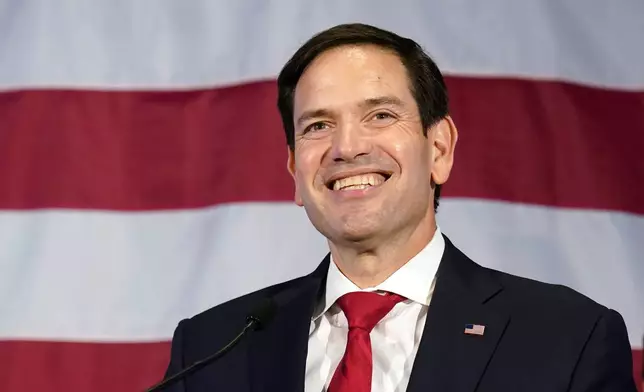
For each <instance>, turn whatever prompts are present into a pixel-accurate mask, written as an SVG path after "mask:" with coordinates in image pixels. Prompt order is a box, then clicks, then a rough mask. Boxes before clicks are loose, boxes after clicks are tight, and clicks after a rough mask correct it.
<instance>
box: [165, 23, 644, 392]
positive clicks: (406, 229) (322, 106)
mask: <svg viewBox="0 0 644 392" xmlns="http://www.w3.org/2000/svg"><path fill="white" fill-rule="evenodd" d="M278 89H279V97H278V107H279V110H280V113H281V116H282V120H283V124H284V129H285V131H286V139H287V144H288V149H287V151H288V159H287V170H288V171H289V172H290V173H291V175H292V176H293V179H294V182H295V189H296V191H295V195H294V197H295V201H296V203H297V204H298V205H300V206H303V207H304V209H305V210H306V213H307V215H308V217H309V219H310V221H311V223H312V224H313V225H314V226H315V228H316V229H317V230H318V231H319V232H320V233H322V234H323V235H324V236H325V237H326V238H327V239H328V244H329V249H330V252H329V255H328V256H327V257H326V258H325V259H324V260H323V261H322V262H321V264H320V265H319V267H318V268H317V269H316V270H315V271H314V272H312V273H311V274H310V275H307V276H304V277H302V278H299V279H295V280H292V281H289V282H285V283H282V284H280V285H276V286H271V287H268V288H266V289H263V290H260V291H257V292H254V293H251V294H248V295H246V296H244V297H241V298H237V299H235V300H232V301H230V302H227V303H225V304H222V305H219V306H216V307H214V308H212V309H210V310H208V311H206V312H204V313H202V314H200V315H197V316H195V317H193V318H191V319H188V320H183V321H182V322H181V323H179V326H178V327H177V329H176V331H175V336H174V339H173V345H172V359H171V362H170V365H169V367H168V371H167V375H168V376H169V375H172V374H175V373H176V372H178V371H179V370H180V369H182V368H185V367H187V366H189V365H190V364H192V363H194V362H196V361H199V360H201V359H203V358H205V357H207V356H208V355H210V354H212V353H213V352H216V351H217V350H219V349H220V348H222V347H223V346H225V345H226V343H227V342H228V341H229V340H231V339H232V338H233V337H234V336H235V335H236V334H237V333H238V332H239V331H240V330H241V329H242V328H243V326H244V324H245V322H246V316H247V315H248V314H249V313H250V312H252V309H253V308H254V307H255V306H256V305H257V304H258V303H260V302H261V301H262V300H263V299H265V298H271V299H272V300H273V301H274V303H275V304H276V305H277V310H276V313H275V315H274V318H273V319H272V320H271V321H270V322H268V323H266V325H264V328H263V329H261V330H258V331H254V332H252V334H251V335H250V336H248V337H247V339H245V340H242V341H241V343H240V344H239V345H238V346H236V347H235V348H234V349H233V350H232V351H230V352H229V353H228V354H227V355H226V356H225V357H223V358H221V359H219V360H218V361H216V362H214V363H212V364H210V365H208V366H207V367H205V368H204V369H202V370H200V371H198V372H196V373H193V374H192V375H190V376H189V377H186V378H184V379H183V380H181V381H179V382H178V383H176V384H174V386H173V387H172V388H174V389H172V390H174V391H206V390H208V391H210V390H225V391H251V390H252V391H307V392H320V391H330V392H348V391H351V392H367V391H374V392H375V391H378V392H380V391H382V392H384V391H405V390H406V391H441V392H447V391H468V392H469V391H475V390H476V391H479V392H486V391H490V392H491V391H535V392H536V391H539V392H541V391H635V384H634V381H633V378H632V363H631V361H632V360H631V351H630V345H629V342H628V337H627V333H626V328H625V326H624V322H623V320H622V318H621V316H620V315H619V314H618V313H617V312H615V311H613V310H610V309H607V308H606V307H604V306H602V305H599V304H597V303H595V302H594V301H592V300H591V299H589V298H587V297H585V296H583V295H581V294H579V293H577V292H575V291H573V290H571V289H568V288H565V287H561V286H554V285H548V284H545V283H540V282H536V281H533V280H528V279H525V278H520V277H516V276H511V275H508V274H505V273H502V272H499V271H494V270H490V269H486V268H483V267H481V266H479V265H478V264H476V263H475V262H474V261H472V260H470V259H469V258H468V257H467V256H466V255H464V254H463V253H461V252H460V251H459V250H458V249H457V247H456V246H455V245H454V244H453V243H452V242H451V241H450V240H449V239H448V238H447V237H446V236H445V235H444V234H443V233H441V231H440V229H439V227H438V226H437V224H436V211H437V208H438V200H439V193H440V186H441V184H444V183H445V182H446V181H447V180H448V178H449V175H450V171H451V168H452V165H453V163H454V150H455V148H456V145H457V140H458V131H457V128H456V126H455V124H454V122H453V121H452V119H451V117H450V115H449V110H448V97H447V89H446V87H445V84H444V82H443V78H442V75H441V73H440V71H439V69H438V68H437V66H436V65H435V64H434V62H433V61H432V60H431V59H430V58H429V57H428V56H427V55H426V54H425V53H424V52H423V50H422V49H421V48H420V47H419V46H418V45H417V44H416V43H415V42H414V41H412V40H409V39H406V38H403V37H400V36H398V35H396V34H394V33H391V32H388V31H384V30H381V29H378V28H375V27H372V26H367V25H362V24H351V25H341V26H336V27H334V28H331V29H329V30H326V31H324V32H322V33H320V34H318V35H316V36H314V37H313V38H311V39H310V40H309V41H308V42H306V43H305V44H304V45H303V46H302V47H301V48H300V49H299V50H298V51H297V52H296V53H295V54H294V55H293V57H292V58H291V59H290V61H289V62H288V63H287V64H286V65H285V66H284V69H283V70H282V72H281V74H280V76H279V79H278ZM490 224H494V223H493V222H490ZM526 224H528V223H526ZM266 262H271V261H270V260H266ZM168 390H170V389H168Z"/></svg>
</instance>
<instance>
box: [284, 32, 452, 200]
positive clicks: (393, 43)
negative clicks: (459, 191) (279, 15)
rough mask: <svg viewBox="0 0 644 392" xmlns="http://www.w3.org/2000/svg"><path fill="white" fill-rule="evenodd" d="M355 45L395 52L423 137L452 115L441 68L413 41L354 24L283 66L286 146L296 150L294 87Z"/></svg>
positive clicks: (321, 36)
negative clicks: (310, 70) (314, 66)
mask: <svg viewBox="0 0 644 392" xmlns="http://www.w3.org/2000/svg"><path fill="white" fill-rule="evenodd" d="M352 45H376V46H379V47H382V48H384V49H388V50H390V51H392V52H394V53H395V54H396V55H397V56H398V57H399V58H400V61H401V62H402V64H403V66H404V67H405V69H406V71H407V74H408V77H409V83H410V89H411V92H412V95H413V96H414V99H415V100H416V105H417V106H418V110H419V114H420V119H421V124H422V126H423V134H424V135H425V136H427V129H428V128H430V127H432V126H433V125H435V124H436V123H437V122H438V121H440V120H441V119H443V118H445V117H446V116H447V115H448V114H449V108H448V106H449V105H448V96H447V87H446V86H445V81H444V80H443V75H442V74H441V72H440V70H439V69H438V66H437V65H436V64H435V63H434V61H433V60H432V59H431V58H430V57H429V56H428V55H427V54H426V53H425V51H423V49H422V48H421V46H420V45H419V44H418V43H416V42H415V41H413V40H412V39H409V38H405V37H401V36H399V35H397V34H395V33H392V32H390V31H386V30H383V29H380V28H377V27H374V26H370V25H366V24H362V23H352V24H341V25H338V26H335V27H332V28H330V29H327V30H324V31H322V32H320V33H318V34H316V35H314V36H313V37H311V38H310V39H309V40H308V41H306V42H305V43H304V45H302V46H301V47H300V48H299V49H298V50H297V51H296V52H295V54H293V56H292V57H291V59H290V60H289V61H288V62H287V63H286V64H285V65H284V68H282V71H281V72H280V74H279V76H278V78H277V91H278V92H277V95H278V96H277V107H278V109H279V112H280V115H281V117H282V123H283V125H284V131H285V133H286V142H287V144H288V146H289V147H290V148H291V149H294V148H295V124H294V123H293V99H294V96H295V87H296V86H297V82H298V81H299V80H300V77H301V76H302V74H303V73H304V71H305V70H306V68H307V67H308V65H309V64H310V63H311V62H312V61H313V60H314V59H315V58H316V57H317V56H319V55H320V54H322V53H323V52H325V51H327V50H330V49H333V48H336V47H340V46H352ZM434 185H435V190H434V210H437V209H438V204H439V203H438V199H439V197H440V184H434Z"/></svg>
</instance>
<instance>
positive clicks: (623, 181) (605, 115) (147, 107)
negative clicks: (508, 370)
mask: <svg viewBox="0 0 644 392" xmlns="http://www.w3.org/2000/svg"><path fill="white" fill-rule="evenodd" d="M448 84H449V88H450V94H451V97H452V98H451V102H452V103H451V107H452V110H453V115H454V118H455V121H456V124H457V126H458V127H459V130H460V139H459V143H458V146H457V153H456V162H455V168H454V172H453V176H452V178H451V179H450V181H449V182H448V184H447V185H446V186H445V191H444V195H445V196H457V197H472V198H486V199H494V200H504V201H511V202H522V203H532V204H541V205H550V206H562V207H581V208H596V209H610V210H620V211H629V212H634V213H640V214H641V213H644V204H643V203H641V200H644V187H641V186H640V185H641V184H642V183H644V163H642V162H643V158H642V151H644V92H637V93H632V92H623V91H611V90H602V89H594V88H588V87H581V86H576V85H571V84H564V83H550V82H543V81H527V80H508V79H474V78H462V77H453V78H449V79H448ZM0 118H1V119H2V123H1V125H0V126H1V127H2V130H1V132H0V179H1V181H2V186H1V188H0V189H2V191H0V208H5V209H31V208H44V207H63V208H75V209H81V208H92V209H114V210H150V209H176V208H190V207H201V206H208V205H214V204H218V203H227V202H244V201H288V200H291V199H292V194H293V185H292V183H291V179H290V177H289V176H288V174H287V173H286V169H285V164H286V146H285V139H284V135H283V132H282V128H281V124H280V121H279V115H278V113H277V109H276V106H275V84H274V82H263V83H253V84H246V85H239V86H233V87H227V88H220V89H210V90H198V91H171V92H105V91H68V90H53V91H41V90H39V91H19V92H4V93H0Z"/></svg>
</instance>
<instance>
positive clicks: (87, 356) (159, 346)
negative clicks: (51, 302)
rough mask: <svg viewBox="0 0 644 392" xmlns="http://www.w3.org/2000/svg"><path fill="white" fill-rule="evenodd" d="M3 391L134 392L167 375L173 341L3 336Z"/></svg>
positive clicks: (0, 374)
mask: <svg viewBox="0 0 644 392" xmlns="http://www.w3.org/2000/svg"><path fill="white" fill-rule="evenodd" d="M0 353H2V355H0V380H2V381H0V389H1V390H2V391H3V392H25V391H38V392H63V391H64V392H85V391H92V392H108V391H109V392H113V391H119V392H130V391H131V392H134V391H137V392H138V391H142V390H145V389H146V388H147V387H150V386H152V385H154V384H155V383H156V382H158V381H159V380H161V379H162V378H163V374H164V373H165V370H166V367H167V365H168V359H169V358H170V344H169V343H167V342H162V343H61V342H28V341H4V342H3V341H0Z"/></svg>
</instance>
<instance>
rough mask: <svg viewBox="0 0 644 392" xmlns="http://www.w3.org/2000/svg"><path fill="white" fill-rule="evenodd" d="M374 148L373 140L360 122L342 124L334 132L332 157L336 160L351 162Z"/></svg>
mask: <svg viewBox="0 0 644 392" xmlns="http://www.w3.org/2000/svg"><path fill="white" fill-rule="evenodd" d="M371 149H372V141H371V140H370V138H369V137H368V136H367V135H365V133H364V132H361V129H360V125H358V124H341V125H339V126H338V127H337V128H336V129H335V132H334V133H333V140H332V145H331V151H330V157H331V158H332V159H333V160H334V161H336V162H351V161H353V160H356V159H358V158H360V157H361V156H363V155H368V154H369V153H370V152H371Z"/></svg>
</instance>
